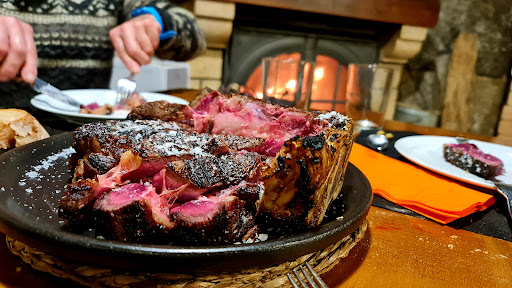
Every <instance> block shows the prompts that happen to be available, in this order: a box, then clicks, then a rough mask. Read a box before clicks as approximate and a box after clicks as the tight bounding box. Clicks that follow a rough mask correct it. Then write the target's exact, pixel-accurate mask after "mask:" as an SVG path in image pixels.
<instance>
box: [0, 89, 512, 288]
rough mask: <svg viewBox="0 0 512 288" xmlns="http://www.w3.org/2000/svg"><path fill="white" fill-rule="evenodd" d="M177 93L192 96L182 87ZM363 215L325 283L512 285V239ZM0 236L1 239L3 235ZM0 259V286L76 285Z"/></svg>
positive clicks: (6, 254)
mask: <svg viewBox="0 0 512 288" xmlns="http://www.w3.org/2000/svg"><path fill="white" fill-rule="evenodd" d="M173 94H174V95H177V93H173ZM180 95H183V98H185V99H187V98H188V99H190V97H193V96H190V95H192V94H190V95H187V94H186V91H183V94H180ZM385 129H386V130H404V131H413V132H417V133H421V134H430V135H447V136H457V135H463V136H466V137H471V138H473V139H478V140H483V141H490V142H496V141H495V140H496V139H494V138H493V137H485V136H479V135H467V134H465V135H464V134H461V133H457V132H453V131H446V130H442V129H439V128H428V127H423V126H417V125H412V124H407V123H401V122H396V121H388V123H387V124H386V127H385ZM498 142H499V141H498ZM367 220H368V224H369V227H368V230H367V232H366V234H365V237H364V238H363V239H362V240H361V242H360V243H358V244H357V245H356V246H355V247H354V248H353V249H352V250H351V251H350V252H349V254H348V256H347V257H346V258H344V259H342V260H341V261H340V263H339V264H338V265H336V266H335V267H334V268H333V269H332V270H331V271H329V272H328V273H326V274H325V275H323V276H322V278H323V279H324V280H325V282H326V283H327V284H328V286H329V287H331V288H334V287H337V288H342V287H510V286H512V242H508V241H505V240H500V239H497V238H493V237H490V236H485V235H481V234H477V233H473V232H469V231H465V230H459V229H454V228H451V227H448V226H445V225H440V224H437V223H435V222H432V221H429V220H422V219H419V218H416V217H412V216H407V215H404V214H401V213H397V212H393V211H389V210H385V209H382V208H377V207H371V209H370V211H369V213H368V216H367ZM0 239H1V241H4V236H3V234H0ZM0 259H1V260H0V288H4V287H6V288H7V287H8V288H14V287H80V286H79V285H77V284H74V283H72V282H71V281H69V280H65V279H60V278H56V277H54V276H52V275H50V274H46V273H43V272H38V271H35V270H33V269H32V268H31V267H30V266H29V265H27V264H24V263H23V262H22V261H21V260H20V259H19V258H17V257H15V256H13V255H12V254H11V253H10V251H9V250H8V249H7V246H6V245H4V244H0Z"/></svg>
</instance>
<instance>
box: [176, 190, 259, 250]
mask: <svg viewBox="0 0 512 288" xmlns="http://www.w3.org/2000/svg"><path fill="white" fill-rule="evenodd" d="M171 214H172V219H173V220H174V221H176V229H175V231H176V233H177V236H176V238H177V239H176V240H177V241H178V242H180V243H191V244H222V243H233V242H236V241H240V240H241V239H242V237H243V236H244V235H245V233H247V232H248V231H249V230H250V229H251V228H252V227H253V226H254V224H255V223H254V215H252V214H251V213H250V212H249V211H248V210H247V209H245V202H244V201H242V200H240V199H239V198H238V197H235V196H220V197H216V196H209V197H204V196H202V197H199V198H198V199H195V200H192V201H189V202H186V203H185V204H183V205H181V206H179V207H176V208H173V209H172V210H171Z"/></svg>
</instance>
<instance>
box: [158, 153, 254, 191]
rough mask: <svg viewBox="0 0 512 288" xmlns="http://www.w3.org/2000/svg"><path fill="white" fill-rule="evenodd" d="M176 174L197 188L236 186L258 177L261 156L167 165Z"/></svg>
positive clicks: (233, 155)
mask: <svg viewBox="0 0 512 288" xmlns="http://www.w3.org/2000/svg"><path fill="white" fill-rule="evenodd" d="M167 166H168V167H169V168H170V169H171V170H172V171H174V172H175V173H176V174H178V175H180V176H181V177H183V178H186V179H189V180H190V182H192V183H193V184H194V185H196V186H197V187H199V188H204V187H214V186H230V185H236V184H238V183H240V182H241V181H244V180H245V181H251V180H252V179H253V178H255V176H257V175H258V172H259V170H260V167H259V166H261V156H260V155H259V154H257V153H250V152H249V153H244V154H225V155H220V156H219V157H196V158H193V159H189V160H178V161H173V162H170V163H168V164H167Z"/></svg>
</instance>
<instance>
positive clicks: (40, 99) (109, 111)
mask: <svg viewBox="0 0 512 288" xmlns="http://www.w3.org/2000/svg"><path fill="white" fill-rule="evenodd" d="M64 92H65V93H66V94H67V95H69V96H70V97H72V98H73V99H75V100H77V101H78V102H80V103H81V104H82V105H83V106H82V107H81V108H77V107H73V106H70V105H67V104H65V103H62V102H60V101H58V100H55V99H54V98H52V97H50V96H48V95H45V94H39V95H36V96H34V97H33V98H32V99H31V100H30V104H32V105H33V106H34V107H36V108H38V109H41V110H44V111H46V112H50V113H53V114H55V115H57V116H59V117H61V118H63V119H65V120H67V121H68V122H71V123H76V124H84V123H88V122H94V121H104V120H122V119H125V118H126V116H127V115H128V113H130V111H131V109H133V108H135V107H137V106H139V105H141V104H144V103H146V102H153V101H159V100H166V101H168V102H171V103H178V104H185V105H187V104H188V101H186V100H184V99H182V98H179V97H176V96H171V95H166V94H162V93H153V92H140V93H137V92H135V93H133V95H132V96H131V97H130V98H129V99H128V100H127V101H126V103H125V104H124V105H122V106H119V105H116V104H115V102H116V91H115V90H111V89H72V90H64Z"/></svg>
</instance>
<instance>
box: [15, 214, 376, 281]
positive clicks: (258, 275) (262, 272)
mask: <svg viewBox="0 0 512 288" xmlns="http://www.w3.org/2000/svg"><path fill="white" fill-rule="evenodd" d="M366 228H367V223H366V220H365V221H364V222H363V224H362V225H361V226H360V227H359V228H357V229H356V231H354V232H353V233H352V234H350V235H348V236H347V237H345V238H343V239H342V240H341V241H339V242H337V243H335V244H333V245H331V246H329V247H327V248H325V249H323V250H320V251H317V252H314V253H311V254H308V255H304V256H302V257H299V258H297V259H295V260H292V261H288V262H285V263H281V264H278V265H274V266H270V267H267V268H263V269H253V270H244V271H240V272H237V273H226V274H215V275H205V274H172V273H140V272H133V271H122V270H116V269H113V268H106V267H100V266H80V265H78V264H74V263H72V262H70V261H68V260H64V259H59V258H57V257H55V256H52V255H49V254H45V253H43V252H40V251H38V250H36V249H34V248H31V247H28V246H27V245H25V244H23V243H21V242H19V241H17V240H15V239H13V238H10V237H7V246H8V247H9V249H10V250H11V252H12V253H13V254H14V255H17V256H19V257H21V259H22V260H23V261H24V262H25V263H28V264H30V265H32V267H33V268H34V269H37V270H40V271H44V272H49V273H51V274H53V275H55V276H57V277H61V278H69V279H72V280H74V281H76V282H78V283H80V284H82V285H85V286H90V287H116V288H117V287H161V288H164V287H169V288H178V287H194V288H196V287H197V288H199V287H200V288H202V287H205V288H206V287H208V288H210V287H212V288H213V287H214V288H220V287H223V288H224V287H234V288H235V287H236V288H239V287H291V285H290V284H289V282H288V279H287V277H286V273H288V272H290V271H291V270H292V269H293V268H295V267H297V266H299V265H301V264H304V263H305V262H308V263H309V264H310V265H311V266H312V267H313V268H314V270H315V271H316V272H317V273H318V274H320V275H322V274H324V273H326V272H328V271H329V270H331V269H332V268H333V267H334V266H335V265H336V264H338V262H339V261H340V260H341V259H342V258H345V257H347V255H348V252H349V251H350V249H352V247H354V246H355V245H356V243H357V242H359V241H360V240H361V239H362V238H363V236H364V233H365V232H366Z"/></svg>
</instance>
